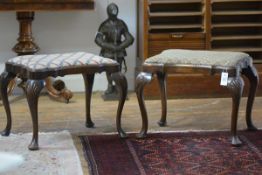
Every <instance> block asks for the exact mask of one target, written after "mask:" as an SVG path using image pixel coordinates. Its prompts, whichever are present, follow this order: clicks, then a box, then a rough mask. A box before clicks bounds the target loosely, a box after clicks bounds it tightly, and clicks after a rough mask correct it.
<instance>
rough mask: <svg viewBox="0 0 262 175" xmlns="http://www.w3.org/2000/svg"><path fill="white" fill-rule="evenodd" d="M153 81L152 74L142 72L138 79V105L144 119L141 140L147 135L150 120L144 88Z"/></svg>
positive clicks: (139, 135)
mask: <svg viewBox="0 0 262 175" xmlns="http://www.w3.org/2000/svg"><path fill="white" fill-rule="evenodd" d="M151 80H152V74H151V73H146V72H141V73H140V74H138V76H137V77H136V88H135V90H136V96H137V100H138V104H139V107H140V112H141V117H142V129H141V131H140V133H139V134H138V135H137V137H139V138H143V137H145V136H146V134H147V129H148V119H147V111H146V106H145V102H144V86H145V85H146V84H148V83H150V82H151Z"/></svg>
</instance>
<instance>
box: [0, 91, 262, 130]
mask: <svg viewBox="0 0 262 175" xmlns="http://www.w3.org/2000/svg"><path fill="white" fill-rule="evenodd" d="M10 100H11V109H12V114H13V127H12V132H13V133H17V132H31V131H32V124H31V118H30V115H29V110H28V106H27V102H26V100H25V98H20V97H18V96H11V97H10ZM245 104H246V98H242V101H241V108H240V112H239V120H238V121H239V122H238V128H239V129H245V128H246V125H245V117H244V116H245ZM84 105H85V99H84V94H82V93H81V94H74V97H73V99H72V100H71V101H70V103H69V104H66V103H62V102H56V101H54V100H51V99H50V98H49V97H48V96H46V95H42V96H41V97H40V99H39V127H40V132H51V131H61V130H69V131H70V132H72V133H79V132H81V133H82V132H85V133H87V134H95V133H112V132H116V127H115V115H116V108H117V101H110V102H108V101H103V100H102V98H101V94H100V93H94V95H93V97H92V105H91V115H92V119H93V121H94V123H95V128H91V129H90V128H86V127H85V107H84ZM146 106H147V109H148V116H149V131H181V130H229V128H230V113H231V99H230V98H205V99H179V100H169V101H168V113H167V116H168V118H167V120H168V126H167V127H159V126H158V125H157V121H158V120H159V118H160V114H161V110H160V109H161V108H160V101H159V100H147V101H146ZM0 113H1V115H0V129H1V130H2V129H3V128H4V127H5V112H4V109H3V106H2V105H1V107H0ZM122 121H123V122H122V123H123V125H122V126H123V129H124V130H125V131H126V132H139V130H140V127H141V116H140V111H139V107H138V103H137V99H136V96H135V94H134V93H131V94H129V100H128V101H126V104H125V106H124V110H123V115H122ZM253 121H254V124H255V126H257V127H258V128H262V97H257V98H256V100H255V103H254V109H253Z"/></svg>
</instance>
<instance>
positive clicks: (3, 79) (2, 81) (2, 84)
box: [0, 72, 15, 136]
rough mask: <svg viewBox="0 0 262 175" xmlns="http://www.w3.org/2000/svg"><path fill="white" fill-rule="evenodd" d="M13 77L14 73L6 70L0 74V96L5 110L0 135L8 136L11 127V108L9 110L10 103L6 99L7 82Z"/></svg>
mask: <svg viewBox="0 0 262 175" xmlns="http://www.w3.org/2000/svg"><path fill="white" fill-rule="evenodd" d="M14 78H15V75H13V74H11V73H8V72H3V73H2V74H1V76H0V88H1V98H2V101H3V105H4V108H5V112H6V119H7V121H6V122H7V123H6V127H5V129H4V130H3V131H2V133H1V135H2V136H9V134H10V131H11V127H12V116H11V110H10V104H9V101H8V92H7V91H8V90H7V89H8V84H9V83H10V81H11V80H12V79H14Z"/></svg>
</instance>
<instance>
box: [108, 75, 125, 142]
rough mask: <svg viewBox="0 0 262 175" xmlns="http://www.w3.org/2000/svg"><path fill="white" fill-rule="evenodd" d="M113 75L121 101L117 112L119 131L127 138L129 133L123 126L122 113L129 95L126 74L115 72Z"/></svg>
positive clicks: (121, 135) (122, 136)
mask: <svg viewBox="0 0 262 175" xmlns="http://www.w3.org/2000/svg"><path fill="white" fill-rule="evenodd" d="M111 77H112V80H113V81H114V82H115V83H116V86H117V88H118V91H119V103H118V108H117V114H116V127H117V132H118V134H119V136H120V137H121V138H125V137H127V135H126V133H125V132H124V131H123V129H122V127H121V115H122V110H123V107H124V104H125V101H126V97H127V80H126V77H125V76H124V74H123V73H121V72H116V73H113V74H112V75H111Z"/></svg>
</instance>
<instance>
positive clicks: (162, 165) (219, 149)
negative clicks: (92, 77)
mask: <svg viewBox="0 0 262 175" xmlns="http://www.w3.org/2000/svg"><path fill="white" fill-rule="evenodd" d="M239 135H240V139H241V140H242V142H243V145H242V146H241V147H232V146H231V145H230V134H229V132H222V131H221V132H184V133H155V134H150V135H149V136H148V137H147V138H146V139H136V138H135V137H134V135H131V136H130V138H128V139H119V138H118V136H117V135H99V136H79V138H80V140H81V144H82V150H83V154H84V156H85V160H86V161H85V162H84V164H85V165H84V166H88V167H89V173H90V174H91V175H123V174H124V175H136V174H137V175H140V174H141V175H160V174H161V175H174V174H181V175H184V174H187V175H190V174H192V175H197V174H210V175H216V174H219V175H222V174H238V175H241V174H243V175H244V174H245V175H246V174H253V175H255V174H260V175H261V174H262V131H256V132H247V131H242V132H239ZM82 164H83V162H82Z"/></svg>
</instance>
